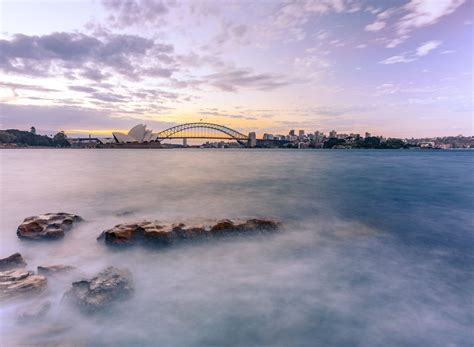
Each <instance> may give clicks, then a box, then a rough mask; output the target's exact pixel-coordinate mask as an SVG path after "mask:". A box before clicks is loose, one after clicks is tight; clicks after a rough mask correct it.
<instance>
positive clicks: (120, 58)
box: [0, 0, 474, 138]
mask: <svg viewBox="0 0 474 347" xmlns="http://www.w3.org/2000/svg"><path fill="white" fill-rule="evenodd" d="M473 23H474V1H471V0H385V1H374V0H299V1H291V0H283V1H280V0H251V1H250V0H238V1H237V0H220V1H212V0H211V1H195V0H187V1H181V0H103V1H101V0H81V1H68V0H63V1H37V0H35V1H33V0H31V1H11V0H10V1H9V0H0V29H1V30H0V74H1V78H0V128H2V129H8V128H18V129H29V128H30V127H31V126H35V127H36V129H37V130H38V131H39V132H40V133H46V134H49V133H54V132H57V131H59V130H64V131H66V132H67V133H68V134H69V135H70V136H71V135H72V136H74V135H78V136H79V135H84V134H93V135H96V136H108V135H110V134H111V133H112V131H127V130H128V129H130V128H131V127H132V126H133V125H135V124H138V123H144V124H147V126H148V128H150V129H153V130H154V131H160V130H164V129H166V128H168V127H170V126H173V125H176V124H180V123H186V122H194V121H200V120H201V119H202V120H203V121H207V122H213V123H218V124H222V125H226V126H229V127H232V128H234V129H236V130H238V131H241V132H243V133H247V132H250V131H256V132H257V134H260V135H261V134H262V133H265V132H267V133H273V134H287V133H288V131H289V130H290V129H305V130H306V131H307V132H313V131H316V130H319V131H324V132H329V131H330V130H333V129H334V130H336V131H337V132H339V133H360V134H364V133H365V132H366V131H367V132H370V133H372V134H374V135H383V136H387V137H407V138H411V137H431V136H447V135H458V134H463V135H473V134H474V132H473V110H474V107H473V85H474V82H473V75H472V74H473V50H474V46H473V37H474V35H473V30H474V27H473Z"/></svg>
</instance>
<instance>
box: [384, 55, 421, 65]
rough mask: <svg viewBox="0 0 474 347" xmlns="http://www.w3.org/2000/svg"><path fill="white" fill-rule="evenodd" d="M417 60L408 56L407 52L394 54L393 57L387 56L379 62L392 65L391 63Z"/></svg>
mask: <svg viewBox="0 0 474 347" xmlns="http://www.w3.org/2000/svg"><path fill="white" fill-rule="evenodd" d="M415 60H416V59H415V58H408V57H407V56H406V55H405V54H403V55H394V56H393V57H390V58H386V59H384V60H382V61H380V62H379V64H385V65H390V64H398V63H410V62H412V61H415Z"/></svg>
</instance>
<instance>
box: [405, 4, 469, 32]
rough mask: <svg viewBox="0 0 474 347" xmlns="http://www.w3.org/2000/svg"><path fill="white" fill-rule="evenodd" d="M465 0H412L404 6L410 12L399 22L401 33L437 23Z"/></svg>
mask: <svg viewBox="0 0 474 347" xmlns="http://www.w3.org/2000/svg"><path fill="white" fill-rule="evenodd" d="M464 2H465V0H435V1H433V0H411V1H410V2H409V3H408V4H406V5H405V6H404V10H405V11H407V12H408V13H407V14H406V15H405V16H403V17H402V18H401V20H400V21H399V22H398V23H397V29H398V32H399V33H400V34H406V33H408V32H410V31H412V30H413V29H415V28H420V27H424V26H427V25H432V24H435V23H437V22H438V21H439V20H440V19H441V18H442V17H444V16H447V15H449V14H451V13H453V12H454V11H456V10H457V9H458V7H459V6H461V5H462V4H463V3H464Z"/></svg>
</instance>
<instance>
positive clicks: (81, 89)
mask: <svg viewBox="0 0 474 347" xmlns="http://www.w3.org/2000/svg"><path fill="white" fill-rule="evenodd" d="M68 88H69V89H70V90H73V91H75V92H83V93H94V92H96V91H97V89H96V88H92V87H85V86H69V87H68Z"/></svg>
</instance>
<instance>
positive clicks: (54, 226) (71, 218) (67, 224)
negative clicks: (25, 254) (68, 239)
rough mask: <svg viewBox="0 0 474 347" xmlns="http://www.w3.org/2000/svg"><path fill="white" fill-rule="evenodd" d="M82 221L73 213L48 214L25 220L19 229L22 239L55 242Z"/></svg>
mask: <svg viewBox="0 0 474 347" xmlns="http://www.w3.org/2000/svg"><path fill="white" fill-rule="evenodd" d="M80 221H82V218H81V217H79V216H78V215H75V214H71V213H64V212H59V213H46V214H43V215H40V216H33V217H28V218H25V220H24V221H23V223H21V224H20V226H19V227H18V229H17V232H16V234H17V235H18V237H19V238H20V239H26V240H55V239H60V238H63V237H64V233H65V232H66V231H67V230H69V229H71V228H72V226H73V224H74V223H76V222H80Z"/></svg>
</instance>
